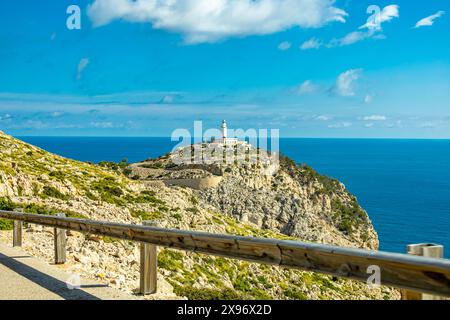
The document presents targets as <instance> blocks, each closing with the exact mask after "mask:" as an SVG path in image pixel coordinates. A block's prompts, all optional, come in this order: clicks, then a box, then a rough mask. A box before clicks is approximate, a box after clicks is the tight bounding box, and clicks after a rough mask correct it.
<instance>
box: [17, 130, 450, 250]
mask: <svg viewBox="0 0 450 320" xmlns="http://www.w3.org/2000/svg"><path fill="white" fill-rule="evenodd" d="M19 138H20V139H22V140H24V141H26V142H29V143H31V144H34V145H36V146H39V147H41V148H43V149H45V150H48V151H50V152H53V153H56V154H59V155H62V156H64V157H68V158H72V159H76V160H81V161H91V162H95V163H97V162H99V161H102V160H107V161H116V162H117V161H120V160H122V159H124V158H127V159H128V161H130V162H137V161H141V160H144V159H147V158H153V157H158V156H160V155H163V154H165V153H167V152H169V151H171V150H172V147H173V146H174V145H175V142H171V141H170V138H116V137H111V138H103V137H101V138H100V137H98V138H97V137H96V138H94V137H19ZM280 149H281V152H282V153H284V154H286V155H288V156H289V157H291V158H293V159H294V160H295V161H297V162H301V163H307V164H309V165H310V166H312V167H313V168H315V169H316V170H317V171H318V172H320V173H321V174H325V175H328V176H331V177H334V178H336V179H338V180H340V181H341V182H343V183H344V184H345V185H346V187H347V188H348V189H349V190H350V192H352V193H353V194H355V195H356V196H357V197H358V200H359V203H360V204H361V205H362V207H363V208H364V209H365V210H366V211H367V212H368V213H369V216H370V218H371V219H372V221H373V223H374V225H375V228H376V230H377V231H378V234H379V238H380V247H381V250H385V251H393V252H401V253H404V252H405V251H406V245H407V244H412V243H422V242H427V243H439V244H443V245H444V246H445V248H446V254H445V255H446V257H449V253H450V140H391V139H380V140H376V139H367V140H366V139H297V138H295V139H281V141H280Z"/></svg>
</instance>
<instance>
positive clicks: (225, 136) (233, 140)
mask: <svg viewBox="0 0 450 320" xmlns="http://www.w3.org/2000/svg"><path fill="white" fill-rule="evenodd" d="M220 130H221V132H222V138H219V139H215V140H214V142H215V143H221V144H224V145H227V146H233V145H236V144H238V143H239V140H238V139H237V138H228V128H227V122H226V121H225V120H223V121H222V125H221V127H220Z"/></svg>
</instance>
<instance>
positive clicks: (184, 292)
mask: <svg viewBox="0 0 450 320" xmlns="http://www.w3.org/2000/svg"><path fill="white" fill-rule="evenodd" d="M173 289H174V292H175V293H176V294H177V295H178V296H181V297H187V298H188V299H189V300H246V299H248V296H247V295H245V294H242V293H239V292H237V291H235V290H233V289H230V288H222V289H207V288H199V289H197V288H194V287H192V286H189V285H183V286H180V285H178V284H173Z"/></svg>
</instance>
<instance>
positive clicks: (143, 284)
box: [139, 221, 158, 295]
mask: <svg viewBox="0 0 450 320" xmlns="http://www.w3.org/2000/svg"><path fill="white" fill-rule="evenodd" d="M142 224H143V225H144V226H155V227H157V226H158V222H156V221H142ZM157 268H158V252H157V246H155V245H153V244H148V243H141V270H140V288H139V293H141V294H144V295H146V294H153V293H156V290H157Z"/></svg>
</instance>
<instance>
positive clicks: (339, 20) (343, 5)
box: [0, 0, 450, 138]
mask: <svg viewBox="0 0 450 320" xmlns="http://www.w3.org/2000/svg"><path fill="white" fill-rule="evenodd" d="M168 2H169V3H170V4H169V5H168V4H167V3H168ZM255 3H256V4H255ZM72 4H76V5H78V6H79V7H80V8H81V13H82V16H81V30H69V29H68V28H67V27H66V19H67V18H68V16H69V15H68V14H67V13H66V9H67V7H68V6H69V5H72ZM369 5H377V6H378V7H379V8H380V9H381V11H380V12H379V14H377V15H376V17H377V20H376V21H375V22H376V23H374V22H373V21H372V23H370V22H369V24H367V20H368V18H369V17H370V16H371V14H368V13H367V8H368V7H369ZM375 13H377V12H376V11H375ZM419 21H420V22H419ZM449 31H450V3H449V1H447V0H429V1H410V0H397V1H396V0H392V1H379V0H375V1H373V0H371V1H364V0H358V1H356V0H337V1H335V2H334V3H333V1H329V0H258V1H256V2H253V1H250V0H240V3H239V1H237V0H195V1H194V0H172V1H164V0H156V1H144V0H139V1H137V2H135V3H131V1H130V0H90V1H88V0H85V1H81V0H71V1H66V0H58V1H56V0H55V1H50V0H45V1H32V0H27V1H25V0H14V1H12V0H5V1H1V4H0V130H3V131H6V132H8V133H10V134H13V135H61V136H63V135H75V136H81V135H89V136H109V135H113V136H168V135H170V134H171V132H172V131H173V130H175V129H177V128H191V127H192V126H193V122H194V120H203V121H204V127H206V128H209V127H215V126H217V125H218V123H220V121H221V120H222V119H227V120H228V122H229V125H230V126H231V127H234V128H243V129H248V128H256V129H259V128H268V129H280V134H281V136H285V137H353V138H364V137H390V138H450V36H449Z"/></svg>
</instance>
